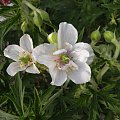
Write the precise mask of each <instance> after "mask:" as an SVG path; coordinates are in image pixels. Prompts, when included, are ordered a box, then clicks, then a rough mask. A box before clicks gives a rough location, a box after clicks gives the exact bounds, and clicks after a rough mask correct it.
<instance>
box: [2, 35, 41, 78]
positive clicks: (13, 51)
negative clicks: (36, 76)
mask: <svg viewBox="0 0 120 120" xmlns="http://www.w3.org/2000/svg"><path fill="white" fill-rule="evenodd" d="M32 52H33V42H32V39H31V37H30V36H29V35H28V34H24V35H23V36H22V37H21V38H20V46H18V45H9V46H7V47H6V48H5V50H4V56H6V57H8V58H11V59H13V60H14V61H16V62H13V63H11V64H10V65H9V66H8V68H7V73H8V74H9V75H11V76H14V75H15V74H16V73H17V72H19V71H23V70H25V71H26V72H28V73H40V72H39V70H38V68H37V67H36V66H35V60H34V57H33V55H32V54H33V53H32Z"/></svg>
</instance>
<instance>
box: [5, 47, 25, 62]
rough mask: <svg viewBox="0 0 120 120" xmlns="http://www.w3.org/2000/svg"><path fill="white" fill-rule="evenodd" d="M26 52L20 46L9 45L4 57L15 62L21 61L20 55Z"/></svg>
mask: <svg viewBox="0 0 120 120" xmlns="http://www.w3.org/2000/svg"><path fill="white" fill-rule="evenodd" d="M23 52H24V50H23V48H21V47H20V46H18V45H9V46H7V47H6V48H5V50H4V56H5V57H8V58H11V59H13V60H15V61H18V60H19V57H20V54H22V53H23Z"/></svg>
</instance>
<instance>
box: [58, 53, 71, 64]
mask: <svg viewBox="0 0 120 120" xmlns="http://www.w3.org/2000/svg"><path fill="white" fill-rule="evenodd" d="M69 61H70V58H69V56H68V55H66V54H62V55H60V62H61V63H62V64H68V63H69Z"/></svg>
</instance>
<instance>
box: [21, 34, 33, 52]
mask: <svg viewBox="0 0 120 120" xmlns="http://www.w3.org/2000/svg"><path fill="white" fill-rule="evenodd" d="M20 46H21V47H22V48H23V49H24V50H26V51H28V52H32V50H33V41H32V38H31V37H30V36H29V35H28V34H24V35H23V36H22V37H21V38H20Z"/></svg>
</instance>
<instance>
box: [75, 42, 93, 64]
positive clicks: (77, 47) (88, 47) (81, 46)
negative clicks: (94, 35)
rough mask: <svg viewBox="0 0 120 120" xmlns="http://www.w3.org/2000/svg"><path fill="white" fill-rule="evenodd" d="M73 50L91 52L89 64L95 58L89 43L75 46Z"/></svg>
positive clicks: (88, 59)
mask: <svg viewBox="0 0 120 120" xmlns="http://www.w3.org/2000/svg"><path fill="white" fill-rule="evenodd" d="M73 49H79V50H87V51H88V52H89V57H88V58H87V63H88V64H91V63H92V61H93V58H94V52H93V49H92V48H91V46H90V45H89V44H87V43H83V42H81V43H77V44H75V45H74V46H73Z"/></svg>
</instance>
